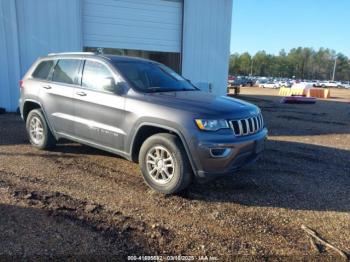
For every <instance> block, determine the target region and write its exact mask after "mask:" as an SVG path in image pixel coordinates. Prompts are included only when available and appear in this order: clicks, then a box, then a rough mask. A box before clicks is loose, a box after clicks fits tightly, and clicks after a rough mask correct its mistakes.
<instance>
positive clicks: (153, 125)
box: [20, 53, 267, 194]
mask: <svg viewBox="0 0 350 262" xmlns="http://www.w3.org/2000/svg"><path fill="white" fill-rule="evenodd" d="M20 87H21V97H20V111H21V115H22V118H23V120H24V121H25V122H26V128H27V132H28V136H29V140H30V143H31V144H32V145H33V146H35V147H37V148H40V149H47V148H50V147H52V146H54V145H55V144H56V141H58V140H59V139H61V138H65V139H69V140H73V141H76V142H79V143H82V144H86V145H89V146H92V147H96V148H99V149H102V150H106V151H109V152H112V153H115V154H118V155H120V156H122V157H124V158H126V159H128V160H132V161H135V162H138V163H139V165H140V168H141V172H142V175H143V178H144V180H145V182H146V183H147V184H148V185H149V186H150V187H151V188H153V189H154V190H156V191H159V192H162V193H165V194H172V193H175V192H178V191H180V190H182V189H184V188H186V187H187V186H188V185H189V184H190V182H191V180H192V179H193V178H194V177H196V178H210V177H214V176H217V175H230V174H232V173H233V172H234V171H235V170H237V169H239V168H240V167H242V166H243V165H245V164H247V163H250V162H253V161H254V160H256V159H257V157H258V155H259V154H260V153H261V152H262V151H263V148H264V140H265V137H266V135H267V129H266V128H265V125H264V121H263V118H262V115H261V112H260V109H259V108H258V107H257V106H255V105H252V104H250V103H247V102H244V101H241V100H238V99H233V98H229V97H223V96H222V97H218V96H215V95H212V94H209V93H206V92H202V91H200V90H199V89H198V88H196V87H195V86H193V85H192V84H191V83H190V82H189V81H188V80H186V79H184V78H183V77H181V76H180V75H178V74H177V73H176V72H174V71H173V70H171V69H169V68H168V67H166V66H164V65H162V64H160V63H157V62H154V61H150V60H145V59H140V58H132V57H124V56H112V55H97V54H93V53H60V54H49V55H48V56H46V57H42V58H39V59H38V60H37V61H36V62H35V63H34V64H33V66H32V67H31V68H30V69H29V71H28V72H27V74H26V75H25V76H24V78H23V80H21V81H20Z"/></svg>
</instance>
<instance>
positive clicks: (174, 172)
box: [139, 133, 192, 194]
mask: <svg viewBox="0 0 350 262" xmlns="http://www.w3.org/2000/svg"><path fill="white" fill-rule="evenodd" d="M139 164H140V168H141V172H142V175H143V178H144V180H145V182H146V183H147V185H148V186H150V187H151V188H152V189H154V190H156V191H158V192H161V193H164V194H173V193H177V192H179V191H181V190H183V189H185V188H186V187H187V186H188V185H189V184H190V183H191V180H192V173H191V168H190V164H189V161H188V159H187V154H186V151H185V149H184V148H183V145H182V143H181V141H180V139H179V138H178V137H177V136H175V135H172V134H167V133H161V134H156V135H153V136H151V137H149V138H148V139H146V141H145V142H144V143H143V144H142V146H141V149H140V153H139Z"/></svg>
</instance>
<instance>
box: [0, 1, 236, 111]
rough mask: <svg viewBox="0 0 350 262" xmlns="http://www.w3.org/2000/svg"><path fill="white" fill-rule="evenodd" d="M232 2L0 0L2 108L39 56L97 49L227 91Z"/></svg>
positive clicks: (12, 106)
mask: <svg viewBox="0 0 350 262" xmlns="http://www.w3.org/2000/svg"><path fill="white" fill-rule="evenodd" d="M231 12H232V0H0V107H2V108H5V109H6V110H7V111H15V110H16V109H17V107H18V96H19V87H18V81H19V80H20V79H21V77H22V76H23V75H24V74H25V72H26V71H27V69H28V68H29V66H30V65H31V64H32V63H33V62H34V61H35V59H36V58H37V57H39V56H43V55H47V54H48V53H52V52H69V51H83V50H88V51H91V50H95V51H102V52H105V53H114V54H125V55H136V56H142V57H146V58H150V59H153V60H157V61H159V62H162V63H164V64H166V65H168V66H170V67H172V68H173V69H175V70H177V71H179V72H180V73H181V74H182V75H183V76H184V77H186V78H188V79H190V80H191V81H192V82H193V83H195V84H196V85H197V86H198V87H200V88H203V89H205V90H208V88H209V87H210V88H211V90H212V92H213V93H216V94H224V93H225V92H226V82H227V74H228V59H229V46H230V29H231Z"/></svg>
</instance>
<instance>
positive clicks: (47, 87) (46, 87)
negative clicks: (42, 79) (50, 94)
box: [43, 86, 52, 89]
mask: <svg viewBox="0 0 350 262" xmlns="http://www.w3.org/2000/svg"><path fill="white" fill-rule="evenodd" d="M43 88H45V89H51V88H52V87H51V86H43Z"/></svg>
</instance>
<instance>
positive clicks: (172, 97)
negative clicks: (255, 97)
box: [145, 91, 260, 116]
mask: <svg viewBox="0 0 350 262" xmlns="http://www.w3.org/2000/svg"><path fill="white" fill-rule="evenodd" d="M145 96H146V98H147V100H148V101H149V102H151V103H154V104H158V105H164V106H167V107H173V108H176V109H180V110H183V111H190V112H192V113H196V114H198V115H210V116H216V115H220V116H226V115H227V116H234V115H237V116H243V115H244V116H247V115H251V114H257V113H258V112H259V111H260V110H259V108H258V107H257V106H255V105H253V104H250V103H248V102H245V101H242V100H239V99H235V98H231V97H228V96H216V95H213V94H210V93H207V92H202V91H177V92H159V93H149V94H145Z"/></svg>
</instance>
